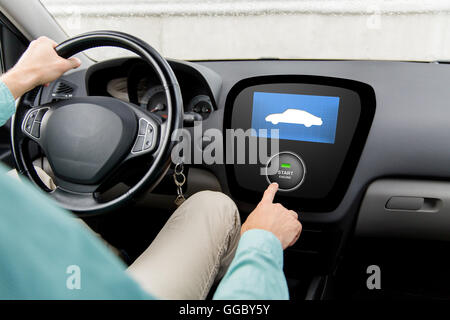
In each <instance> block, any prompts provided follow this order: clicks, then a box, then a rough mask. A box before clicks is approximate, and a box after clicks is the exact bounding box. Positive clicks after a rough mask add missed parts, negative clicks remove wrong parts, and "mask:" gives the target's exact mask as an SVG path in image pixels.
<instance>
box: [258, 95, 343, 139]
mask: <svg viewBox="0 0 450 320" xmlns="http://www.w3.org/2000/svg"><path fill="white" fill-rule="evenodd" d="M338 111H339V97H328V96H315V95H303V94H287V93H270V92H254V93H253V112H252V128H253V129H255V132H256V135H257V136H258V137H261V138H270V130H271V129H278V130H279V138H280V139H284V140H297V141H309V142H320V143H331V144H334V140H335V136H336V127H337V119H338ZM259 129H267V130H262V131H260V130H259Z"/></svg>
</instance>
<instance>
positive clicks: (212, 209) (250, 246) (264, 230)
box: [0, 37, 301, 299]
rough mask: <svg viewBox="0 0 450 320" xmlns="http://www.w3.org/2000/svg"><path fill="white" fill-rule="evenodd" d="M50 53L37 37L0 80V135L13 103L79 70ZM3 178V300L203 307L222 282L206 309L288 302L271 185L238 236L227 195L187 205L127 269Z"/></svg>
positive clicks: (284, 222)
mask: <svg viewBox="0 0 450 320" xmlns="http://www.w3.org/2000/svg"><path fill="white" fill-rule="evenodd" d="M55 47H56V43H55V42H53V41H52V40H50V39H48V38H45V37H41V38H39V39H37V40H35V41H33V42H31V44H30V46H29V48H28V49H27V51H26V52H25V53H24V54H23V56H22V57H21V58H20V60H19V61H18V62H17V64H16V65H15V66H14V68H12V69H11V70H10V71H9V72H8V73H6V74H4V75H3V76H2V77H1V78H0V125H3V124H4V122H5V121H6V120H7V119H8V118H9V117H10V116H11V115H12V114H13V113H14V111H15V104H14V99H17V98H18V97H20V96H21V95H22V94H24V93H25V92H27V91H29V90H31V89H32V88H34V87H35V86H37V85H41V84H47V83H49V82H51V81H53V80H55V79H57V78H59V77H60V76H61V75H62V74H63V73H65V72H66V71H68V70H70V69H74V68H78V67H79V66H80V63H81V62H80V61H79V60H78V59H76V58H70V59H63V58H61V57H59V56H58V55H57V54H56V52H55V50H54V48H55ZM5 172H6V169H5V168H4V167H0V208H1V209H0V298H2V299H152V298H163V299H204V298H205V297H206V296H207V294H208V292H209V290H210V288H211V286H212V285H213V283H214V281H216V280H218V279H220V278H221V277H223V279H222V280H221V282H220V284H219V286H218V289H217V291H216V292H215V294H214V298H215V299H288V298H289V294H288V290H287V284H286V279H285V277H284V274H283V250H284V249H285V248H287V247H289V246H291V245H293V244H294V243H295V242H296V241H297V239H298V238H299V236H300V233H301V224H300V222H299V221H298V216H297V214H296V213H295V212H294V211H290V210H287V209H286V208H284V207H283V206H282V205H281V204H274V203H273V199H274V197H275V194H276V192H277V189H278V185H277V184H271V185H270V186H269V187H268V188H267V190H266V191H265V193H264V195H263V198H262V200H261V202H260V203H259V204H258V206H257V207H256V208H255V210H254V211H253V212H252V213H251V214H250V215H249V217H248V219H247V220H246V221H245V223H244V224H243V225H242V227H241V226H240V218H239V212H238V210H237V208H236V205H235V204H234V202H233V201H232V200H231V199H230V198H228V197H227V196H226V195H224V194H221V193H218V192H211V191H203V192H200V193H197V194H195V195H193V196H191V197H190V198H189V199H188V200H187V201H185V203H183V205H181V206H180V207H179V208H178V209H177V210H176V211H175V212H174V213H173V214H172V216H171V217H170V219H169V221H168V222H167V223H166V225H165V226H164V227H163V229H162V230H161V232H160V233H159V234H158V236H157V237H156V238H155V240H154V241H153V242H152V244H151V245H150V247H149V248H148V249H147V250H146V251H145V252H144V253H143V254H142V255H141V256H140V257H138V259H137V260H136V261H135V262H134V263H133V264H132V265H131V266H130V267H129V268H128V269H127V268H126V266H125V265H124V264H123V263H122V262H121V261H120V260H119V259H118V258H117V257H116V256H115V255H114V254H112V252H110V251H109V250H108V249H107V247H106V246H105V245H104V244H103V243H102V242H101V241H99V240H98V238H97V237H95V236H94V235H93V233H92V232H91V231H90V230H89V229H88V228H86V227H85V226H84V225H82V224H81V223H79V221H78V220H77V219H74V217H73V216H72V215H71V214H70V213H68V212H65V211H64V210H62V209H60V208H58V207H57V206H56V205H55V204H54V203H53V202H52V201H51V200H50V199H48V198H47V197H46V196H45V195H44V194H43V193H41V192H39V191H38V190H35V189H34V188H33V187H32V186H31V185H29V184H28V183H26V182H25V183H21V182H19V181H17V179H14V178H12V177H9V176H7V175H5V174H4V173H5Z"/></svg>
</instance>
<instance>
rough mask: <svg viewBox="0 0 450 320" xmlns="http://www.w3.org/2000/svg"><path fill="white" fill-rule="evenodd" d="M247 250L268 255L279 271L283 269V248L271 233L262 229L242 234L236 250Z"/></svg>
mask: <svg viewBox="0 0 450 320" xmlns="http://www.w3.org/2000/svg"><path fill="white" fill-rule="evenodd" d="M247 249H252V250H255V249H256V250H260V251H264V252H266V253H268V254H269V255H270V256H271V257H273V259H274V261H275V262H276V264H277V265H278V266H279V267H280V269H283V247H282V246H281V242H280V240H279V239H278V238H277V237H275V235H274V234H273V233H272V232H269V231H266V230H262V229H252V230H248V231H246V232H244V234H243V235H242V237H241V240H240V241H239V246H238V249H237V250H238V251H245V250H247Z"/></svg>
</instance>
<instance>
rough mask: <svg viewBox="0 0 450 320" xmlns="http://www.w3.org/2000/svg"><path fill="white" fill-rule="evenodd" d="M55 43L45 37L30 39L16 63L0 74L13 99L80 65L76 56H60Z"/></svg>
mask: <svg viewBox="0 0 450 320" xmlns="http://www.w3.org/2000/svg"><path fill="white" fill-rule="evenodd" d="M57 45H58V44H57V43H56V42H55V41H53V40H51V39H49V38H47V37H40V38H38V39H36V40H34V41H32V42H31V43H30V45H29V47H28V49H27V50H26V51H25V52H24V54H23V55H22V57H21V58H20V59H19V61H18V62H17V63H16V65H15V66H14V67H13V68H12V69H11V70H10V71H8V72H7V73H6V74H4V75H3V76H2V81H3V82H4V83H5V84H6V85H7V86H8V88H9V89H10V91H11V93H12V94H13V96H14V98H15V99H17V98H18V97H20V96H22V95H23V94H24V93H25V92H28V91H30V90H31V89H33V88H34V87H37V86H39V85H44V84H47V83H49V82H52V81H54V80H56V79H58V78H59V77H61V76H62V75H63V74H64V73H65V72H67V71H69V70H71V69H76V68H78V67H79V66H80V65H81V61H80V60H79V59H78V58H75V57H71V58H69V59H64V58H62V57H60V56H59V55H58V54H57V53H56V51H55V48H56V46H57Z"/></svg>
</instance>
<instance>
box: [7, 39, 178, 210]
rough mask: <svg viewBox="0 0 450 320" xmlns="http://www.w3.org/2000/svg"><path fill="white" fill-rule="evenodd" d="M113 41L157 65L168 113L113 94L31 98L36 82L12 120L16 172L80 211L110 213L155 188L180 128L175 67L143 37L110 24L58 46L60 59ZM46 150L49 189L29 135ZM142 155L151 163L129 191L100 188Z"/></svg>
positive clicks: (20, 103)
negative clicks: (106, 194) (105, 192)
mask: <svg viewBox="0 0 450 320" xmlns="http://www.w3.org/2000/svg"><path fill="white" fill-rule="evenodd" d="M102 46H112V47H119V48H123V49H127V50H129V51H132V52H134V53H136V54H138V55H139V56H140V57H141V58H142V59H143V60H144V61H146V62H147V63H148V64H150V66H151V67H152V68H153V69H154V71H155V73H156V74H157V76H158V78H159V80H160V82H161V85H162V87H163V88H164V93H165V95H166V99H167V109H168V112H167V119H166V120H165V121H162V120H161V119H160V118H158V117H157V116H155V115H153V114H151V113H149V112H147V111H146V110H144V109H142V108H139V107H138V106H136V105H134V104H131V103H127V102H124V101H122V100H119V99H116V98H112V97H97V96H86V97H74V98H71V99H67V100H61V101H57V102H50V103H46V104H42V105H33V103H34V102H33V101H32V100H34V98H30V96H34V97H36V91H38V90H42V87H38V88H36V89H34V95H33V90H32V91H30V92H28V93H27V94H25V95H24V96H22V98H21V99H20V101H19V102H18V106H17V110H16V114H15V116H14V117H13V119H12V124H11V138H12V152H13V155H14V159H15V163H16V168H17V171H18V172H19V173H20V174H21V175H23V176H25V177H27V178H29V179H30V180H31V181H32V182H33V183H34V184H36V185H37V186H39V187H40V188H41V189H43V190H44V191H46V192H48V194H49V195H50V196H51V197H53V198H54V199H55V200H56V201H57V202H58V204H59V205H60V206H61V207H63V208H65V209H68V210H71V211H73V212H75V213H77V214H78V215H92V214H96V213H102V212H108V211H111V210H113V209H115V208H117V207H119V206H122V205H124V204H126V203H127V202H128V201H129V200H131V199H132V198H134V197H136V196H137V195H138V194H139V193H140V192H143V191H146V190H149V189H152V188H154V187H155V186H156V185H157V184H158V183H159V181H160V180H161V179H162V178H163V177H164V175H165V173H166V172H167V170H168V168H169V166H170V162H171V161H170V153H171V149H172V148H173V142H172V141H171V135H172V133H173V132H174V131H175V130H176V129H180V128H181V127H182V124H183V121H182V117H183V102H182V97H181V91H180V88H179V85H178V82H177V79H176V77H175V74H174V72H173V70H172V69H171V67H170V66H169V64H168V63H167V61H166V60H165V59H164V58H163V57H161V55H159V53H158V52H157V51H156V50H155V49H153V48H152V47H151V46H150V45H148V44H147V43H146V42H144V41H142V40H140V39H138V38H136V37H134V36H131V35H129V34H125V33H121V32H114V31H97V32H90V33H85V34H82V35H79V36H76V37H73V38H71V39H68V40H66V41H64V42H62V43H61V44H59V45H58V46H57V47H56V52H57V53H58V54H59V55H60V56H61V57H64V58H69V57H71V56H73V55H74V54H77V53H79V52H82V51H84V50H87V49H91V48H94V47H102ZM31 141H34V142H35V143H37V144H38V145H39V146H40V147H41V148H42V150H43V151H44V153H45V154H46V156H47V158H48V161H49V163H50V166H51V168H52V170H53V173H54V176H55V183H56V185H57V188H56V189H55V190H50V189H48V188H47V187H46V186H45V185H44V183H43V182H42V181H41V179H40V178H39V176H38V174H37V172H36V170H35V168H34V166H33V163H32V158H31V156H30V151H29V149H30V148H29V145H30V142H31ZM138 157H145V162H146V164H148V166H149V169H148V171H146V173H145V174H144V175H143V176H142V178H140V180H138V182H137V183H135V184H134V186H132V187H131V188H130V189H129V190H128V191H127V192H125V193H123V194H122V195H120V196H118V197H117V198H115V199H112V200H106V201H102V200H99V198H98V193H99V190H102V187H104V185H105V184H106V183H107V182H108V181H110V179H111V177H112V176H113V175H114V174H115V173H117V172H118V170H119V169H123V167H126V165H125V164H126V163H129V162H130V161H132V160H133V159H135V158H138Z"/></svg>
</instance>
